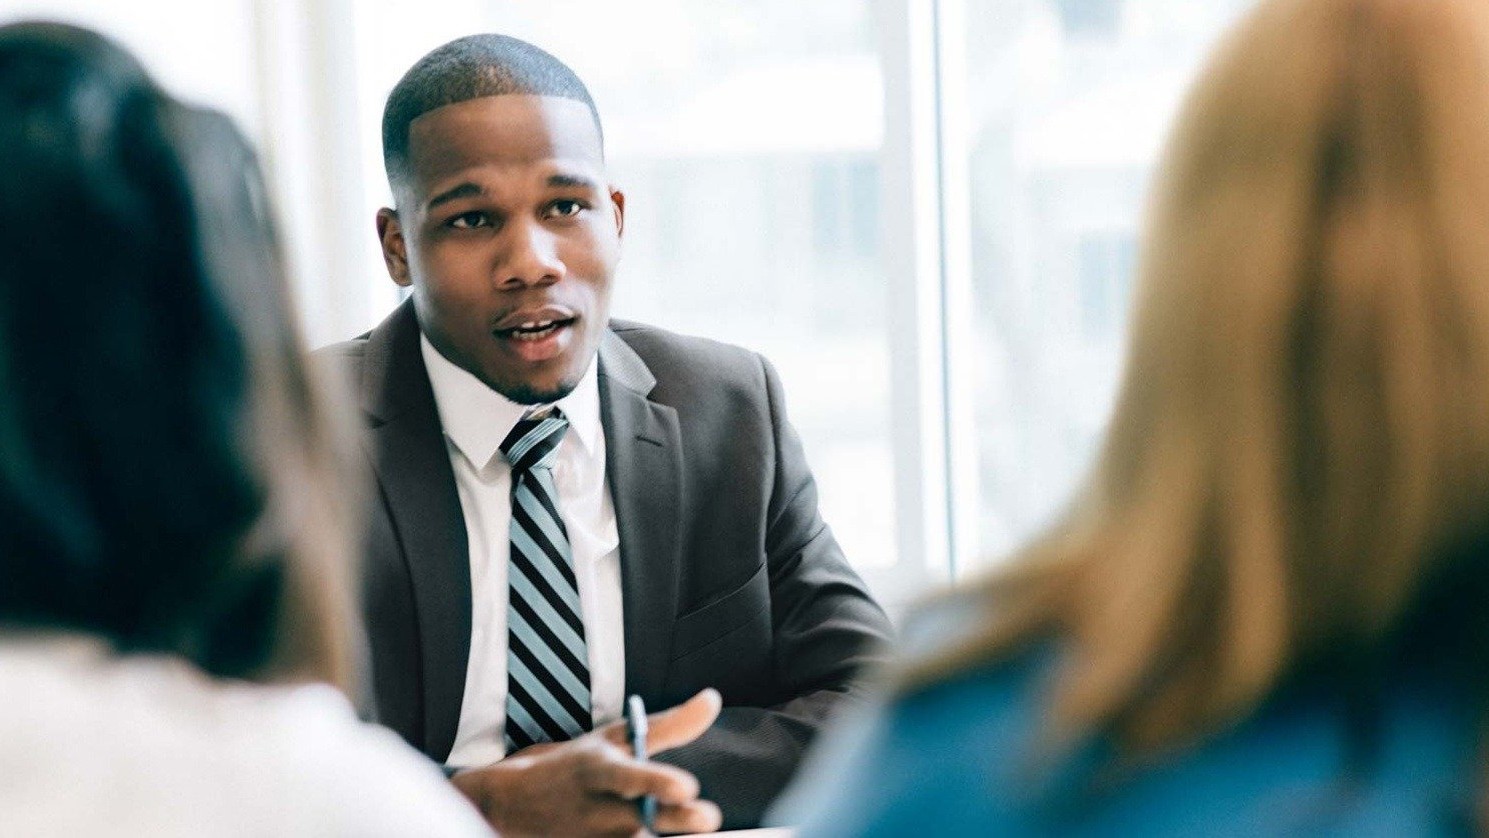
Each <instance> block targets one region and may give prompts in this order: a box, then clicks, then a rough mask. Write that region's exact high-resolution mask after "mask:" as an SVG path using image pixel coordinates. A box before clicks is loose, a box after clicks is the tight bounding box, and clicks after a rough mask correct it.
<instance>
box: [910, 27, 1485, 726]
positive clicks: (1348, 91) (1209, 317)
mask: <svg viewBox="0 0 1489 838" xmlns="http://www.w3.org/2000/svg"><path fill="white" fill-rule="evenodd" d="M1129 350H1130V351H1129V360H1128V366H1127V369H1126V373H1125V379H1124V382H1123V387H1122V391H1121V395H1120V397H1119V399H1118V404H1117V407H1116V411H1115V413H1114V417H1113V420H1112V424H1111V428H1110V430H1109V432H1108V434H1107V437H1106V440H1105V443H1104V446H1103V449H1102V453H1101V455H1100V458H1099V460H1098V463H1097V465H1096V467H1095V468H1094V469H1093V471H1092V473H1091V474H1090V476H1089V478H1088V480H1087V482H1086V483H1085V485H1084V488H1083V490H1082V491H1081V492H1080V493H1079V494H1078V496H1077V499H1076V500H1075V502H1074V503H1073V504H1072V506H1071V508H1070V510H1069V511H1068V513H1067V514H1066V515H1065V516H1064V518H1063V519H1062V520H1061V522H1060V523H1059V524H1058V525H1057V526H1055V527H1054V528H1052V529H1051V531H1050V532H1049V533H1048V534H1047V535H1046V536H1045V537H1043V538H1041V539H1040V540H1039V541H1038V542H1037V543H1035V544H1034V545H1032V546H1030V547H1028V548H1027V549H1026V550H1025V551H1024V552H1023V554H1022V555H1021V556H1019V557H1017V559H1018V561H1016V563H1015V564H1014V565H1013V568H1012V569H1011V570H1010V571H1009V572H1007V573H1004V574H1001V575H999V576H997V577H996V578H993V579H991V580H988V581H987V582H986V583H985V584H983V585H982V586H981V587H979V588H977V589H976V591H975V593H973V594H971V598H972V599H973V600H974V601H975V602H978V603H980V605H981V606H982V607H984V608H985V609H986V618H985V619H984V620H983V622H982V628H981V630H980V631H979V632H978V633H977V634H976V636H975V637H971V638H969V639H968V640H967V641H966V642H964V643H962V644H960V645H958V646H956V647H955V648H952V649H950V650H948V651H946V652H945V653H943V654H940V655H938V656H936V657H934V658H932V659H929V660H922V661H919V662H917V663H915V664H913V665H911V666H909V668H908V669H907V671H905V672H903V673H901V686H902V687H905V688H910V687H914V686H916V685H920V684H925V683H928V682H932V681H935V680H938V679H940V678H943V677H945V676H947V675H949V674H951V673H954V672H956V671H958V670H961V669H963V668H966V667H969V666H973V665H976V664H979V663H985V662H988V661H992V660H997V659H1000V658H1006V657H1008V656H1010V655H1012V654H1014V653H1016V652H1018V651H1019V650H1022V649H1025V648H1027V646H1028V644H1029V643H1030V642H1031V640H1032V638H1034V637H1036V636H1041V635H1048V634H1054V635H1056V636H1058V637H1059V638H1060V640H1061V641H1062V645H1061V648H1062V650H1063V651H1064V652H1065V653H1066V654H1063V655H1062V665H1061V666H1060V667H1059V669H1058V672H1056V673H1055V674H1054V675H1053V676H1052V677H1053V684H1052V689H1053V702H1052V704H1051V713H1052V721H1053V728H1054V729H1055V731H1056V732H1057V733H1058V736H1059V737H1060V738H1067V737H1078V736H1082V735H1086V734H1091V733H1097V732H1101V733H1106V734H1111V735H1112V736H1113V737H1114V739H1115V741H1116V742H1117V743H1118V744H1119V745H1120V746H1122V747H1123V748H1125V749H1126V750H1127V751H1128V752H1129V753H1134V752H1144V751H1150V750H1154V749H1160V748H1163V747H1166V746H1175V745H1179V744H1183V743H1185V742H1187V741H1191V740H1192V739H1194V738H1196V737H1198V736H1200V735H1202V734H1204V733H1206V732H1208V731H1211V730H1213V729H1215V728H1217V727H1219V726H1221V725H1223V724H1225V723H1227V722H1229V721H1232V720H1235V719H1238V718H1240V717H1241V716H1243V715H1245V714H1246V713H1248V712H1249V711H1251V710H1252V709H1254V708H1255V707H1256V706H1257V705H1258V704H1259V703H1260V702H1261V701H1262V700H1263V699H1265V698H1266V697H1267V696H1268V695H1269V694H1270V693H1272V692H1273V691H1274V690H1275V689H1277V688H1278V687H1279V686H1280V685H1281V684H1282V683H1283V681H1284V680H1285V679H1286V678H1288V677H1289V675H1290V674H1292V673H1294V672H1296V671H1297V670H1298V669H1299V668H1300V667H1305V666H1308V665H1310V664H1312V663H1314V662H1316V661H1318V660H1320V659H1327V658H1328V657H1329V656H1330V655H1332V654H1336V653H1341V652H1343V650H1346V649H1352V650H1361V649H1363V650H1366V651H1370V650H1378V649H1379V648H1380V645H1381V644H1384V643H1385V642H1386V640H1387V638H1388V637H1390V636H1391V635H1392V633H1393V632H1396V631H1399V630H1400V629H1402V627H1403V626H1404V625H1405V624H1406V623H1408V622H1409V621H1411V620H1412V619H1415V617H1416V616H1417V615H1415V614H1414V613H1413V611H1414V609H1415V607H1416V606H1415V604H1416V603H1417V602H1418V601H1419V598H1420V597H1421V596H1422V595H1423V593H1424V590H1425V589H1426V587H1427V586H1428V585H1429V584H1430V583H1431V581H1432V580H1433V578H1434V577H1435V576H1438V575H1440V574H1441V573H1442V572H1443V566H1444V564H1445V562H1446V561H1447V558H1446V557H1447V556H1449V555H1450V554H1452V553H1453V550H1454V549H1455V548H1456V547H1459V546H1461V545H1462V543H1463V542H1464V541H1465V540H1468V539H1471V538H1474V537H1477V536H1479V535H1480V534H1481V533H1482V532H1483V531H1484V527H1485V525H1486V523H1489V9H1486V5H1485V4H1484V3H1481V2H1476V0H1265V1H1264V2H1263V3H1261V4H1260V6H1259V7H1258V8H1256V9H1255V10H1254V11H1253V12H1252V13H1251V14H1250V15H1249V17H1248V18H1247V19H1246V20H1245V21H1244V22H1243V23H1242V24H1241V25H1240V26H1239V27H1238V28H1237V29H1236V30H1235V31H1234V32H1233V33H1232V34H1231V36H1230V37H1229V39H1228V40H1227V41H1226V42H1225V43H1224V44H1223V46H1222V47H1221V49H1220V50H1219V51H1218V52H1217V53H1216V55H1215V56H1214V57H1213V58H1212V59H1211V63H1210V65H1209V66H1208V68H1207V69H1206V70H1205V72H1204V73H1203V75H1202V77H1201V78H1200V80H1199V82H1198V83H1197V84H1196V86H1195V87H1194V88H1193V90H1192V91H1191V93H1190V94H1189V98H1188V100H1187V102H1186V104H1185V106H1184V108H1183V111H1182V114H1181V117H1180V119H1179V121H1178V124H1177V127H1176V129H1175V131H1174V134H1173V135H1172V137H1171V139H1170V143H1169V146H1168V148H1167V150H1166V153H1165V155H1164V158H1163V163H1162V165H1161V167H1160V173H1159V177H1158V179H1157V184H1156V192H1155V197H1154V201H1153V204H1152V206H1151V208H1150V217H1149V218H1148V226H1147V235H1146V239H1145V242H1144V250H1143V254H1142V262H1141V267H1140V280H1139V286H1138V290H1137V299H1136V302H1135V315H1134V320H1133V324H1132V342H1131V346H1130V348H1129ZM1480 573H1481V575H1482V572H1480Z"/></svg>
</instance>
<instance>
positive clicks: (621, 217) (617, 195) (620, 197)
mask: <svg viewBox="0 0 1489 838" xmlns="http://www.w3.org/2000/svg"><path fill="white" fill-rule="evenodd" d="M610 203H611V204H612V205H614V207H615V235H617V236H620V235H623V234H624V233H625V232H626V193H624V192H622V191H620V190H619V189H616V188H615V187H613V186H612V187H610Z"/></svg>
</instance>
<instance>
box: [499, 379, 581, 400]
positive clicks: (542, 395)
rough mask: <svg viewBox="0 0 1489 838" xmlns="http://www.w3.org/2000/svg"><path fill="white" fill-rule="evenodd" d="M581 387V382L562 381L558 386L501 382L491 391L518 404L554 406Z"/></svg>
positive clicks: (524, 382)
mask: <svg viewBox="0 0 1489 838" xmlns="http://www.w3.org/2000/svg"><path fill="white" fill-rule="evenodd" d="M578 386H579V381H578V380H577V379H576V380H574V381H561V382H558V383H557V384H552V383H546V384H538V383H533V382H527V381H520V382H501V383H498V384H496V385H495V386H492V388H491V389H493V390H495V391H496V392H498V393H500V394H502V395H503V396H505V397H506V398H508V399H510V400H512V401H514V402H516V403H517V404H553V403H554V402H556V401H558V400H559V399H561V398H563V397H564V396H567V395H568V394H570V393H572V392H574V388H575V387H578Z"/></svg>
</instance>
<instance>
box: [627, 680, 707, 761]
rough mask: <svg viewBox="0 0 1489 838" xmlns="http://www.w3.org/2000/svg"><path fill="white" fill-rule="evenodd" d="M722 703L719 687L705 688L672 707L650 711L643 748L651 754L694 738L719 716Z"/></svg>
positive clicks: (683, 743)
mask: <svg viewBox="0 0 1489 838" xmlns="http://www.w3.org/2000/svg"><path fill="white" fill-rule="evenodd" d="M723 706H724V700H723V698H721V697H720V696H719V691H718V690H715V689H713V688H709V689H705V690H702V691H701V692H699V693H698V694H697V695H695V696H693V697H692V698H690V699H688V700H687V701H684V702H683V703H681V704H679V705H677V706H676V707H673V708H671V709H669V710H663V711H662V712H660V713H653V714H651V717H650V718H649V719H648V721H647V727H648V728H649V730H648V735H647V737H646V752H647V753H648V754H654V753H656V752H657V751H665V750H667V749H669V748H676V747H678V746H679V745H686V744H688V743H689V742H691V741H693V740H694V739H697V738H698V737H699V736H701V735H702V734H703V731H705V730H708V726H709V725H711V724H713V721H714V719H717V718H718V717H719V710H720V709H721V708H722V707H723Z"/></svg>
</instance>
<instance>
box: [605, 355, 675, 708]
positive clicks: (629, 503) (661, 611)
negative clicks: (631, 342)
mask: <svg viewBox="0 0 1489 838" xmlns="http://www.w3.org/2000/svg"><path fill="white" fill-rule="evenodd" d="M599 382H600V416H601V421H602V423H603V424H604V426H605V451H606V464H605V465H606V471H607V474H608V479H609V482H610V496H611V499H612V500H613V501H614V504H615V517H616V527H617V529H618V530H619V531H620V567H621V597H622V601H623V603H624V612H625V635H626V636H625V650H626V692H627V694H632V693H635V694H640V695H644V696H656V695H658V694H660V693H661V692H662V690H663V688H664V686H665V682H666V678H667V663H668V658H669V653H670V651H671V639H672V637H671V635H672V623H673V618H674V617H675V616H676V608H677V590H678V568H679V563H680V560H681V556H680V552H679V551H680V550H681V547H682V534H681V532H680V528H681V525H682V524H681V522H682V514H681V513H682V506H681V503H682V497H681V493H682V473H683V462H682V438H681V435H680V434H679V431H678V423H677V411H676V410H674V409H672V408H671V407H668V406H666V405H661V404H656V403H654V402H652V401H650V400H649V399H648V398H647V395H648V394H649V393H650V392H651V390H652V388H653V387H654V386H656V379H655V378H654V377H652V375H651V372H650V371H649V370H648V369H647V367H646V364H645V363H644V362H643V361H642V360H641V358H640V356H638V355H637V354H636V353H635V351H634V350H632V349H631V348H630V347H629V346H627V345H626V344H625V343H624V342H623V341H621V339H620V338H619V337H617V336H616V335H615V333H614V332H606V333H605V337H604V339H603V340H602V341H601V344H600V375H599Z"/></svg>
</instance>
